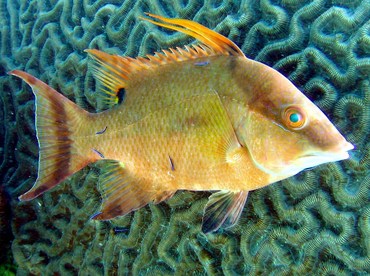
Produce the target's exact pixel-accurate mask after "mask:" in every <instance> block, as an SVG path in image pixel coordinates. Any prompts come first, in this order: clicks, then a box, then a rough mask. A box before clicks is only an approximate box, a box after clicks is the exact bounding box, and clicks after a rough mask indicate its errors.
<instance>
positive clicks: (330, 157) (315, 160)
mask: <svg viewBox="0 0 370 276" xmlns="http://www.w3.org/2000/svg"><path fill="white" fill-rule="evenodd" d="M348 157H349V154H348V152H346V151H344V152H340V153H335V154H332V153H317V154H309V155H305V156H302V157H301V158H299V166H302V170H303V169H305V168H310V167H314V166H317V165H320V164H324V163H328V162H335V161H339V160H344V159H347V158H348Z"/></svg>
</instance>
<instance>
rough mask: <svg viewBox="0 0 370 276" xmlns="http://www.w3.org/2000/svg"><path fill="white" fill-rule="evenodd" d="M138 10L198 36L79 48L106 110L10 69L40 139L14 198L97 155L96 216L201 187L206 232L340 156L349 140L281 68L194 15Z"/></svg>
mask: <svg viewBox="0 0 370 276" xmlns="http://www.w3.org/2000/svg"><path fill="white" fill-rule="evenodd" d="M147 15H148V16H149V17H150V18H152V19H150V18H143V19H144V20H146V21H149V22H151V23H153V24H156V25H159V26H161V27H165V28H169V29H172V30H175V31H180V32H183V33H185V34H188V35H190V36H192V37H194V38H196V39H198V40H199V41H200V42H201V43H202V44H200V45H193V46H185V47H184V48H176V49H169V50H165V51H163V52H160V53H156V54H155V55H148V56H147V57H145V58H144V57H138V58H136V59H133V58H130V57H120V56H117V55H109V54H106V53H104V52H101V51H99V50H93V49H90V50H87V52H88V54H89V56H90V57H91V58H92V66H91V67H90V69H91V71H92V73H93V74H94V76H95V77H96V78H97V80H98V81H100V82H101V84H102V87H103V89H102V97H103V99H104V101H105V102H106V103H107V104H108V105H109V106H110V109H108V110H106V111H104V112H101V113H96V114H92V113H88V112H86V111H85V110H83V109H81V108H80V107H78V106H77V105H76V104H74V103H73V102H71V101H70V100H68V99H67V98H66V97H64V96H62V95H61V94H59V93H58V92H57V91H55V90H54V89H52V88H51V87H49V86H47V85H46V84H45V83H43V82H42V81H40V80H38V79H36V78H35V77H33V76H31V75H29V74H27V73H25V72H22V71H19V70H14V71H11V72H10V74H12V75H15V76H18V77H20V78H22V79H23V80H24V81H26V82H27V83H28V84H29V85H30V86H31V87H32V90H33V92H34V94H35V97H36V130H37V138H38V142H39V147H40V154H39V168H38V178H37V180H36V182H35V184H34V186H33V187H32V188H31V189H30V190H29V191H28V192H26V193H24V194H23V195H21V196H20V197H19V198H20V200H31V199H33V198H35V197H37V196H39V195H41V194H42V193H44V192H46V191H47V190H49V189H51V188H53V187H54V186H56V185H58V184H59V183H61V182H63V180H64V179H66V178H67V177H68V176H70V175H72V174H73V173H75V172H77V171H78V170H80V169H81V168H83V167H85V166H86V165H88V164H90V163H93V162H96V161H98V160H102V162H101V163H102V164H103V165H102V171H103V174H102V176H101V177H100V179H102V182H101V183H100V192H101V194H102V206H101V209H100V211H99V212H98V213H96V214H94V215H93V216H92V218H93V219H98V220H109V219H112V218H115V217H117V216H122V215H125V214H127V213H129V212H131V211H134V210H137V209H139V208H141V207H143V206H145V205H147V204H148V203H154V204H157V203H159V202H161V201H163V200H166V199H168V198H170V197H171V196H172V195H173V194H174V193H175V192H176V191H177V190H193V191H199V190H210V191H217V192H215V193H212V195H211V196H210V197H209V200H208V202H207V204H206V206H205V209H204V213H203V220H202V231H203V232H205V233H209V232H213V231H217V230H218V229H219V228H220V227H223V228H228V227H231V226H233V225H235V224H236V223H237V222H238V219H239V217H240V215H241V213H242V210H243V208H244V204H245V202H246V200H247V196H248V192H249V191H251V190H254V189H257V188H261V187H263V186H266V185H268V184H271V183H274V182H276V181H279V180H281V179H285V178H287V177H290V176H292V175H295V174H297V173H299V172H300V171H302V170H304V169H306V168H309V167H313V166H316V165H319V164H323V163H326V162H333V161H338V160H343V159H346V158H348V157H349V154H348V151H349V150H351V149H353V145H351V144H350V143H348V142H347V141H346V140H345V138H344V137H343V136H342V135H341V134H340V133H339V132H338V130H337V129H336V128H335V127H334V126H333V124H332V123H331V122H330V121H329V119H328V118H327V117H326V116H325V115H324V113H322V112H321V111H320V110H319V108H318V107H317V106H315V105H314V104H313V103H312V102H311V101H310V100H309V99H308V98H307V97H306V96H305V95H304V94H303V93H302V92H300V91H299V90H298V89H297V88H296V87H295V86H294V85H293V84H292V83H291V82H290V81H289V80H288V79H287V78H285V77H284V76H283V75H281V74H280V73H279V72H277V71H276V70H274V69H272V68H270V67H268V66H266V65H264V64H262V63H259V62H256V61H253V60H251V59H248V58H247V57H246V56H245V55H244V54H243V53H242V51H241V50H240V49H239V48H238V46H236V45H235V44H234V43H233V42H232V41H230V40H229V39H227V38H226V37H224V36H222V35H220V34H218V33H216V32H214V31H212V30H209V29H207V28H206V27H204V26H202V25H200V24H198V23H196V22H193V21H189V20H184V19H169V18H165V17H161V16H158V15H153V14H147ZM123 89H124V90H123ZM120 94H124V97H122V95H120ZM120 97H121V98H123V100H122V101H121V99H120Z"/></svg>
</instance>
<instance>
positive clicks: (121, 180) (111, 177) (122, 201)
mask: <svg viewBox="0 0 370 276" xmlns="http://www.w3.org/2000/svg"><path fill="white" fill-rule="evenodd" d="M106 163H107V165H106V166H105V167H104V168H103V170H104V171H105V172H104V173H103V175H102V178H103V181H102V183H100V192H101V194H102V198H103V201H102V208H101V211H100V212H98V213H97V214H95V215H93V216H92V219H96V220H109V219H113V218H115V217H117V216H123V215H126V214H128V213H130V212H131V211H134V210H137V209H139V208H141V207H144V206H145V205H147V204H148V203H150V202H153V203H155V204H157V203H159V202H160V201H162V200H165V199H167V198H169V197H171V196H172V195H173V194H174V191H169V192H167V191H158V190H154V189H153V188H152V187H153V186H152V185H151V183H149V182H148V180H144V179H140V178H137V177H135V176H134V175H132V174H130V172H129V171H128V170H127V169H126V168H125V166H124V164H123V163H122V162H118V161H113V160H112V161H106Z"/></svg>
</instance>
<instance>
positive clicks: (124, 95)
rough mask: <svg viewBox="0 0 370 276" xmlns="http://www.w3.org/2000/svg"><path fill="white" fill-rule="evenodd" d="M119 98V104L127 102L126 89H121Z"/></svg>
mask: <svg viewBox="0 0 370 276" xmlns="http://www.w3.org/2000/svg"><path fill="white" fill-rule="evenodd" d="M117 97H118V103H119V104H120V103H122V102H123V101H124V100H125V97H126V90H125V88H120V89H119V90H118V92H117Z"/></svg>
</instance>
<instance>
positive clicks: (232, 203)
mask: <svg viewBox="0 0 370 276" xmlns="http://www.w3.org/2000/svg"><path fill="white" fill-rule="evenodd" d="M247 197H248V191H240V192H231V191H219V192H217V193H214V194H212V195H211V196H210V197H209V200H208V202H207V205H206V207H205V209H204V216H203V223H202V231H203V232H204V233H209V232H214V231H216V230H217V229H219V228H220V227H221V226H222V227H223V228H228V227H231V226H233V225H234V224H235V223H237V221H238V220H239V217H240V215H241V213H242V211H243V207H244V204H245V202H246V200H247Z"/></svg>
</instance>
